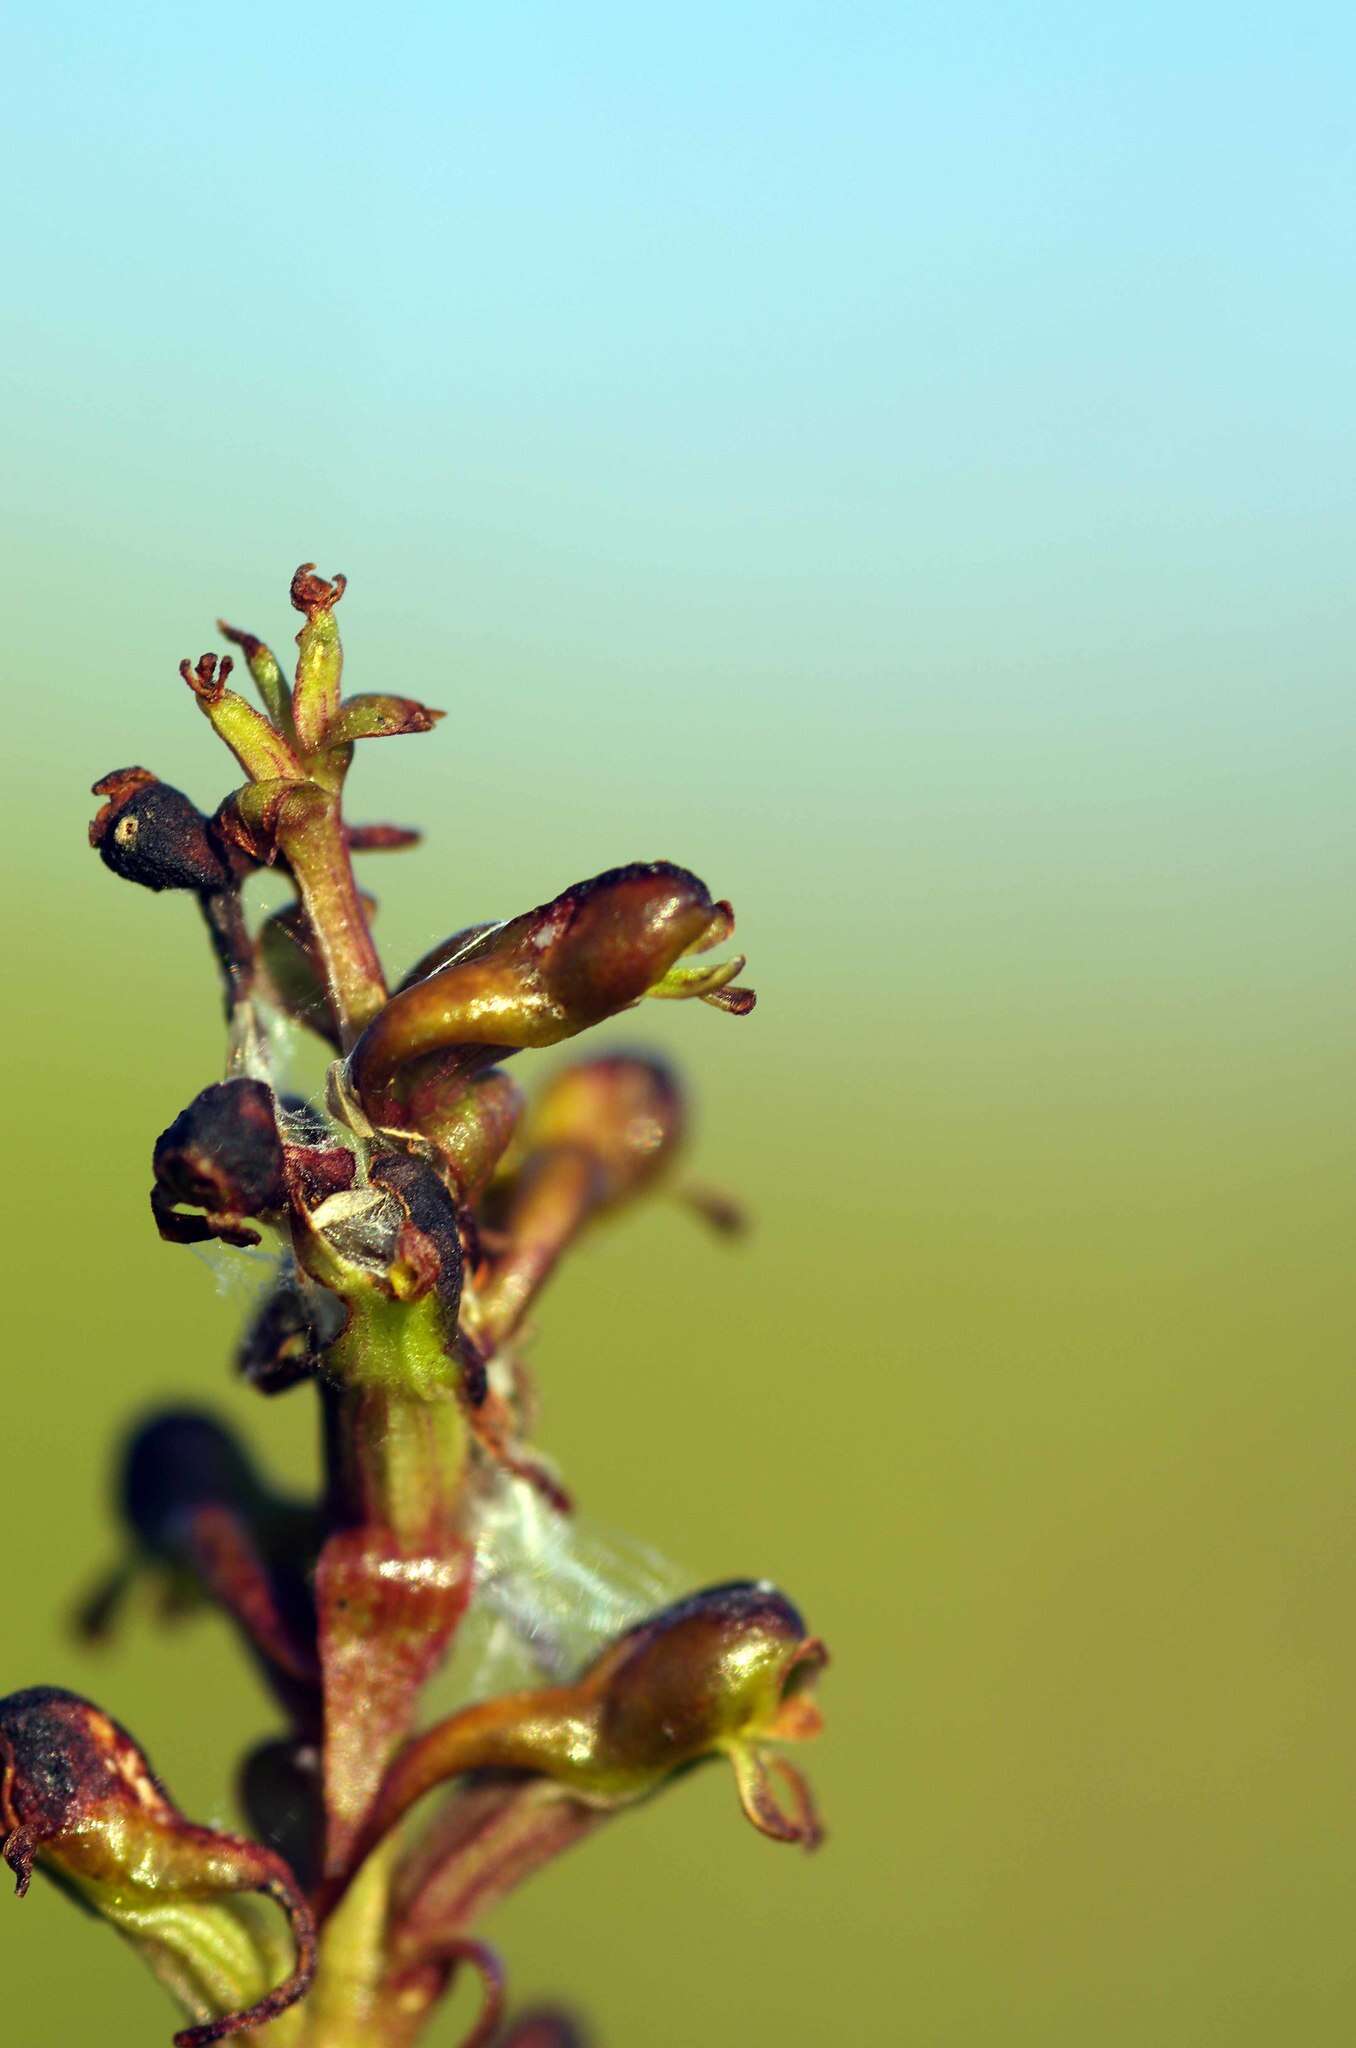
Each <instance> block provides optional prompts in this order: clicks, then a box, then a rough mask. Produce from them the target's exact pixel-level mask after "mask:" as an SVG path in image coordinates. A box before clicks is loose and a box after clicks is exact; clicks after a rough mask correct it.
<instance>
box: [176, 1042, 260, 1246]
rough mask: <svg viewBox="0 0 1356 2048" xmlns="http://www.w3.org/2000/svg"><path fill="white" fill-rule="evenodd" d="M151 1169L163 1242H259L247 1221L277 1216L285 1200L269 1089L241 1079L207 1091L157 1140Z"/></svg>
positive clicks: (225, 1082) (255, 1082)
mask: <svg viewBox="0 0 1356 2048" xmlns="http://www.w3.org/2000/svg"><path fill="white" fill-rule="evenodd" d="M154 1167H155V1186H154V1187H153V1188H152V1190H151V1208H152V1211H153V1213H154V1215H155V1220H156V1223H157V1225H158V1226H159V1230H160V1235H161V1236H162V1237H163V1238H166V1239H168V1240H169V1241H170V1242H171V1243H174V1244H198V1243H201V1242H203V1240H204V1239H207V1238H212V1237H219V1238H222V1239H224V1240H225V1242H226V1243H227V1244H236V1245H249V1244H258V1242H259V1233H258V1231H257V1230H252V1229H250V1228H249V1227H248V1225H247V1223H246V1221H245V1219H246V1218H247V1217H261V1216H269V1215H272V1214H275V1213H276V1212H277V1211H278V1210H280V1209H281V1208H282V1206H283V1204H284V1202H285V1201H286V1198H287V1181H286V1162H285V1159H284V1154H283V1144H282V1138H281V1137H280V1135H279V1132H278V1123H277V1115H276V1104H275V1102H274V1097H273V1091H272V1089H271V1088H269V1087H268V1086H267V1085H266V1084H265V1083H264V1082H263V1081H253V1080H248V1079H243V1078H241V1079H236V1080H231V1081H218V1082H215V1083H214V1084H213V1086H212V1087H210V1088H204V1089H203V1091H202V1093H201V1095H198V1096H195V1097H194V1099H193V1101H192V1102H190V1104H189V1105H188V1108H187V1109H185V1110H182V1111H181V1112H180V1114H179V1115H178V1116H177V1117H176V1118H175V1119H174V1122H173V1123H172V1124H171V1125H170V1126H169V1129H168V1130H165V1131H162V1132H161V1134H160V1136H159V1137H158V1138H157V1139H156V1144H155V1155H154ZM186 1210H201V1211H202V1212H203V1213H202V1214H201V1215H191V1214H186V1213H185V1211H186Z"/></svg>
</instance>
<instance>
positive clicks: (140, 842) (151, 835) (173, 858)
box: [89, 768, 232, 895]
mask: <svg viewBox="0 0 1356 2048" xmlns="http://www.w3.org/2000/svg"><path fill="white" fill-rule="evenodd" d="M94 795H95V796H102V797H105V798H106V799H107V801H106V802H105V803H104V805H103V806H102V808H101V809H100V810H99V811H98V812H97V813H96V815H95V817H94V818H93V820H92V821H91V824H90V828H89V843H90V845H91V846H92V847H94V848H95V850H96V851H97V853H98V855H99V858H100V859H101V860H102V861H103V863H104V866H105V867H107V868H111V869H112V871H113V873H114V874H115V875H120V876H121V877H122V878H123V880H124V881H127V882H138V883H140V885H141V887H142V888H143V889H192V890H194V891H195V892H196V893H197V894H199V895H202V894H204V893H210V892H211V891H214V890H219V889H225V888H228V887H229V886H230V885H231V881H232V876H231V872H230V869H229V867H228V865H227V863H226V861H225V860H224V859H223V857H222V855H221V853H220V851H219V850H218V848H217V847H216V846H214V845H213V843H212V840H211V837H210V836H209V832H208V824H207V820H206V818H205V817H204V816H203V814H202V812H201V811H200V810H199V809H198V807H197V805H196V804H195V803H193V802H192V801H191V799H190V798H188V797H186V796H185V795H184V793H183V791H182V790H178V789H173V788H171V786H170V784H169V783H168V782H161V781H160V780H159V778H158V777H157V776H154V775H152V774H151V773H150V771H149V770H148V769H145V768H115V769H114V770H113V772H112V774H111V775H104V776H102V777H101V778H100V780H99V781H98V782H96V783H95V785H94Z"/></svg>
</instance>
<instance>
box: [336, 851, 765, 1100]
mask: <svg viewBox="0 0 1356 2048" xmlns="http://www.w3.org/2000/svg"><path fill="white" fill-rule="evenodd" d="M732 928H733V918H732V914H731V911H730V907H729V905H728V904H727V903H717V902H715V901H713V900H712V898H711V896H710V894H709V892H708V891H707V888H706V885H705V884H704V883H703V882H700V881H698V879H697V877H696V876H695V875H692V874H689V873H688V871H687V869H686V868H679V867H674V866H673V865H672V863H671V862H668V861H652V862H642V863H637V864H635V865H633V866H631V867H624V868H613V869H611V870H610V871H609V872H608V873H606V874H602V875H596V876H595V877H594V878H593V880H592V881H588V882H580V883H577V884H576V885H575V887H574V888H572V889H567V890H565V892H564V893H563V894H562V895H560V896H557V897H555V898H554V899H553V900H552V901H551V902H550V903H544V904H542V905H541V906H540V907H539V908H538V909H536V910H531V911H528V912H527V913H526V914H525V915H524V916H522V917H517V918H514V919H512V920H511V922H509V923H508V924H503V925H498V926H494V927H491V928H490V929H489V930H488V931H485V932H482V933H481V934H479V935H478V936H472V937H471V938H470V939H469V940H468V941H467V943H466V945H465V946H464V947H463V948H462V949H461V950H459V951H458V952H457V953H456V954H454V956H453V957H452V958H451V959H449V960H447V961H446V962H445V963H444V964H442V965H440V966H438V967H437V968H436V969H435V970H434V971H433V972H432V973H429V974H427V975H426V976H425V977H424V978H423V979H422V980H419V981H416V982H414V983H413V984H412V985H410V986H408V987H406V988H404V989H402V990H401V991H399V992H398V993H397V994H396V995H394V996H392V998H391V999H390V1001H389V1002H388V1003H387V1004H386V1006H385V1007H384V1009H382V1010H381V1011H380V1012H379V1013H378V1015H377V1016H376V1017H375V1018H374V1019H373V1021H372V1023H371V1024H370V1025H369V1026H368V1028H367V1030H366V1031H365V1032H364V1033H363V1035H362V1037H361V1038H360V1039H359V1041H358V1043H357V1045H356V1046H355V1047H354V1049H353V1052H352V1054H351V1056H350V1063H351V1072H352V1077H353V1083H354V1086H355V1088H356V1089H357V1092H358V1095H359V1097H360V1098H361V1100H362V1102H363V1105H364V1107H365V1108H366V1110H367V1112H368V1114H369V1115H370V1116H371V1117H372V1119H373V1121H374V1122H377V1123H381V1122H383V1121H387V1120H389V1119H390V1117H391V1115H392V1113H393V1110H394V1107H395V1106H396V1105H397V1104H398V1101H399V1095H400V1088H399V1080H400V1077H401V1076H402V1073H403V1070H405V1069H407V1068H409V1067H410V1066H411V1064H412V1063H414V1062H416V1061H419V1060H421V1059H424V1058H426V1057H427V1056H428V1055H430V1054H433V1053H443V1054H446V1053H447V1052H448V1051H449V1049H452V1048H457V1049H459V1050H460V1051H461V1054H462V1057H461V1061H460V1067H461V1071H462V1072H463V1073H464V1074H465V1075H466V1077H467V1078H468V1079H469V1078H470V1077H471V1076H472V1075H473V1074H475V1073H477V1072H479V1071H482V1070H483V1069H484V1068H485V1067H486V1066H487V1065H490V1064H493V1062H494V1061H496V1060H498V1059H500V1058H502V1057H503V1056H504V1055H505V1054H507V1053H510V1052H515V1051H519V1050H522V1049H523V1048H526V1047H532V1046H547V1045H557V1044H559V1043H560V1042H561V1041H562V1040H563V1039H566V1038H572V1037H574V1036H575V1034H576V1033H577V1032H580V1031H585V1030H587V1029H588V1028H589V1027H590V1026H591V1025H593V1024H599V1023H601V1022H602V1021H603V1019H604V1018H606V1017H611V1016H614V1015H615V1014H616V1012H617V1011H619V1010H624V1009H626V1008H627V1007H628V1006H629V1005H630V1004H632V1003H634V1002H637V1001H639V999H640V998H641V997H642V996H644V995H647V994H657V995H673V996H677V995H697V996H707V995H710V994H711V993H712V992H713V991H714V990H718V989H719V988H720V987H721V986H722V985H723V983H724V982H728V980H729V978H730V975H731V974H732V973H734V972H735V971H737V967H738V965H739V963H737V962H735V963H727V964H726V966H724V967H718V968H712V969H704V970H677V963H678V962H679V961H680V960H681V959H682V958H683V957H684V955H686V954H688V953H692V952H702V951H705V950H706V949H707V948H708V947H710V946H712V945H716V944H719V943H720V941H721V940H722V939H723V938H725V937H727V936H728V935H729V933H730V931H731V930H732ZM675 970H677V972H676V978H675ZM442 1071H443V1072H444V1074H446V1073H447V1072H448V1067H447V1065H446V1063H444V1065H443V1068H442Z"/></svg>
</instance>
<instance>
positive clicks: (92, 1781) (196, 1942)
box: [0, 1686, 315, 2048]
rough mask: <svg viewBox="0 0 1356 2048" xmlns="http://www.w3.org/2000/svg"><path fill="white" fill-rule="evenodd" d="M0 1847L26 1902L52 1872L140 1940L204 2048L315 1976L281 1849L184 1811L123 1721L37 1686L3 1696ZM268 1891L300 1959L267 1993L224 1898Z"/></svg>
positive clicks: (256, 1953) (186, 2042)
mask: <svg viewBox="0 0 1356 2048" xmlns="http://www.w3.org/2000/svg"><path fill="white" fill-rule="evenodd" d="M0 1831H2V1832H3V1842H2V1844H0V1853H3V1856H4V1860H5V1861H6V1862H7V1863H8V1864H9V1866H10V1868H11V1869H12V1870H13V1871H14V1873H15V1877H16V1879H17V1884H18V1890H19V1893H20V1896H22V1895H23V1893H24V1892H25V1891H27V1889H28V1884H29V1879H30V1876H31V1874H32V1871H33V1868H34V1865H35V1864H37V1865H39V1866H41V1867H43V1868H44V1869H46V1870H48V1871H49V1872H50V1873H51V1875H52V1876H53V1877H55V1878H57V1879H58V1880H59V1881H60V1882H61V1883H62V1885H63V1886H64V1887H66V1888H67V1889H69V1890H72V1891H74V1892H75V1893H76V1894H77V1895H78V1896H79V1897H80V1898H81V1899H82V1900H83V1901H84V1903H85V1904H86V1905H87V1906H89V1907H90V1908H91V1910H92V1911H93V1912H95V1913H97V1914H98V1915H99V1916H100V1917H101V1918H103V1919H106V1920H108V1921H109V1922H110V1923H111V1924H112V1925H113V1926H114V1927H116V1928H117V1929H118V1931H119V1932H120V1933H121V1934H123V1935H124V1936H125V1937H126V1939H127V1940H128V1941H129V1942H130V1943H131V1944H132V1945H133V1946H134V1947H137V1948H140V1949H141V1950H142V1951H143V1953H144V1954H145V1955H146V1957H147V1959H148V1960H149V1961H150V1962H151V1963H152V1966H153V1967H154V1968H155V1969H156V1971H157V1974H159V1975H160V1976H161V1977H162V1979H163V1980H164V1981H165V1982H167V1983H168V1984H169V1985H170V1987H171V1988H172V1989H173V1990H174V1992H175V1993H176V1995H177V1996H178V1997H179V1998H180V1999H181V2000H182V2002H183V2004H184V2005H185V2006H186V2007H187V2009H188V2010H189V2012H190V2013H191V2014H192V2015H193V2016H194V2018H195V2019H196V2020H197V2021H198V2024H196V2025H194V2026H191V2027H186V2028H184V2029H183V2031H182V2032H180V2033H178V2034H176V2036H175V2041H176V2043H177V2044H178V2048H207V2044H208V2043H210V2042H213V2041H219V2040H222V2039H224V2038H225V2037H226V2036H227V2035H230V2034H236V2033H240V2032H243V2031H245V2030H246V2029H248V2028H251V2027H256V2026H262V2025H263V2024H264V2022H265V2021H267V2020H269V2019H272V2018H273V2017H275V2015H276V2014H278V2013H280V2012H283V2011H285V2010H286V2008H287V2007H288V2006H289V2005H293V2004H295V2002H296V2001H297V1999H299V1998H301V1997H302V1996H303V1995H304V1994H305V1992H306V1990H307V1989H308V1987H309V1985H310V1982H311V1978H312V1976H313V1974H314V1970H315V1927H314V1922H313V1919H312V1916H311V1912H310V1908H309V1907H308V1906H307V1904H306V1901H305V1899H304V1898H303V1897H302V1896H301V1893H300V1891H299V1889H298V1886H297V1883H296V1879H295V1878H294V1877H293V1874H292V1872H291V1871H290V1870H289V1868H288V1866H287V1865H286V1864H285V1863H284V1862H283V1860H282V1858H281V1857H280V1856H277V1855H275V1854H274V1852H273V1851H272V1850H270V1849H265V1848H261V1847H260V1846H259V1845H258V1844H257V1843H254V1842H248V1841H245V1840H243V1839H242V1838H241V1837H239V1836H236V1835H226V1834H218V1833H217V1832H215V1831H214V1830H213V1829H211V1828H205V1827H198V1826H195V1825H194V1824H193V1823H192V1822H190V1821H187V1820H185V1819H184V1817H183V1815H182V1814H181V1813H179V1812H178V1810H177V1809H176V1808H175V1806H174V1805H173V1804H172V1802H171V1801H170V1798H169V1796H168V1794H167V1793H166V1791H165V1789H164V1787H163V1786H162V1785H161V1784H160V1782H159V1780H158V1779H157V1778H156V1776H155V1774H154V1772H153V1771H152V1769H151V1766H150V1764H149V1763H148V1761H147V1759H146V1757H145V1756H144V1755H143V1753H142V1752H141V1750H140V1749H139V1748H138V1747H137V1745H136V1743H135V1742H134V1741H133V1740H132V1738H131V1736H130V1735H129V1734H128V1733H127V1731H126V1729H125V1728H121V1727H120V1726H119V1725H118V1723H117V1722H116V1721H114V1720H112V1719H111V1718H110V1717H109V1716H108V1715H107V1714H104V1713H102V1712H101V1711H100V1710H99V1708H98V1707H95V1706H91V1705H90V1703H89V1701H88V1700H82V1699H80V1698H78V1697H77V1696H76V1695H75V1694H74V1693H69V1692H61V1691H58V1690H57V1689H56V1688H54V1687H49V1686H39V1687H34V1688H32V1689H31V1690H29V1691H27V1692H17V1693H11V1694H10V1695H9V1697H8V1698H7V1699H4V1700H0ZM240 1892H263V1893H265V1894H267V1896H269V1897H270V1898H272V1899H274V1900H275V1901H276V1903H277V1904H278V1905H279V1906H281V1907H282V1909H283V1911H284V1913H285V1914H286V1915H287V1918H288V1920H289V1922H290V1924H291V1928H292V1935H293V1939H294V1942H295V1945H296V1964H295V1967H294V1969H293V1970H292V1972H291V1974H290V1975H289V1976H288V1977H287V1979H286V1980H285V1982H283V1983H281V1984H279V1985H277V1986H276V1987H275V1988H274V1989H272V1990H267V1989H263V1988H261V1987H262V1986H263V1985H264V1984H266V1982H267V1979H266V1977H265V1975H264V1972H265V1969H266V1967H267V1964H266V1957H265V1953H264V1951H263V1948H262V1946H261V1943H260V1941H259V1938H258V1936H257V1934H256V1933H255V1932H254V1931H253V1929H252V1926H251V1923H250V1922H249V1921H248V1920H247V1919H246V1918H245V1916H244V1915H243V1914H239V1913H237V1912H236V1911H235V1910H234V1909H233V1907H232V1905H231V1903H230V1901H231V1895H232V1894H235V1893H240Z"/></svg>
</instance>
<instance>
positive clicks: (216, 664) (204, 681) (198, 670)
mask: <svg viewBox="0 0 1356 2048" xmlns="http://www.w3.org/2000/svg"><path fill="white" fill-rule="evenodd" d="M234 668H235V663H234V662H233V661H232V659H231V657H230V655H229V654H223V655H221V656H220V657H219V658H218V656H217V655H215V654H200V655H199V656H198V659H197V663H196V665H194V664H193V663H191V662H190V661H189V659H188V656H187V655H185V656H184V658H183V660H182V661H181V662H180V663H179V673H180V675H181V676H182V677H183V679H184V681H185V682H186V683H187V684H188V687H189V689H190V690H191V691H192V692H193V694H194V696H195V697H196V698H197V699H198V702H199V703H200V704H215V703H216V702H217V701H218V700H219V698H220V697H221V696H222V695H223V694H224V692H225V689H226V681H227V678H228V677H229V676H230V674H231V672H232V671H233V669H234Z"/></svg>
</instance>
